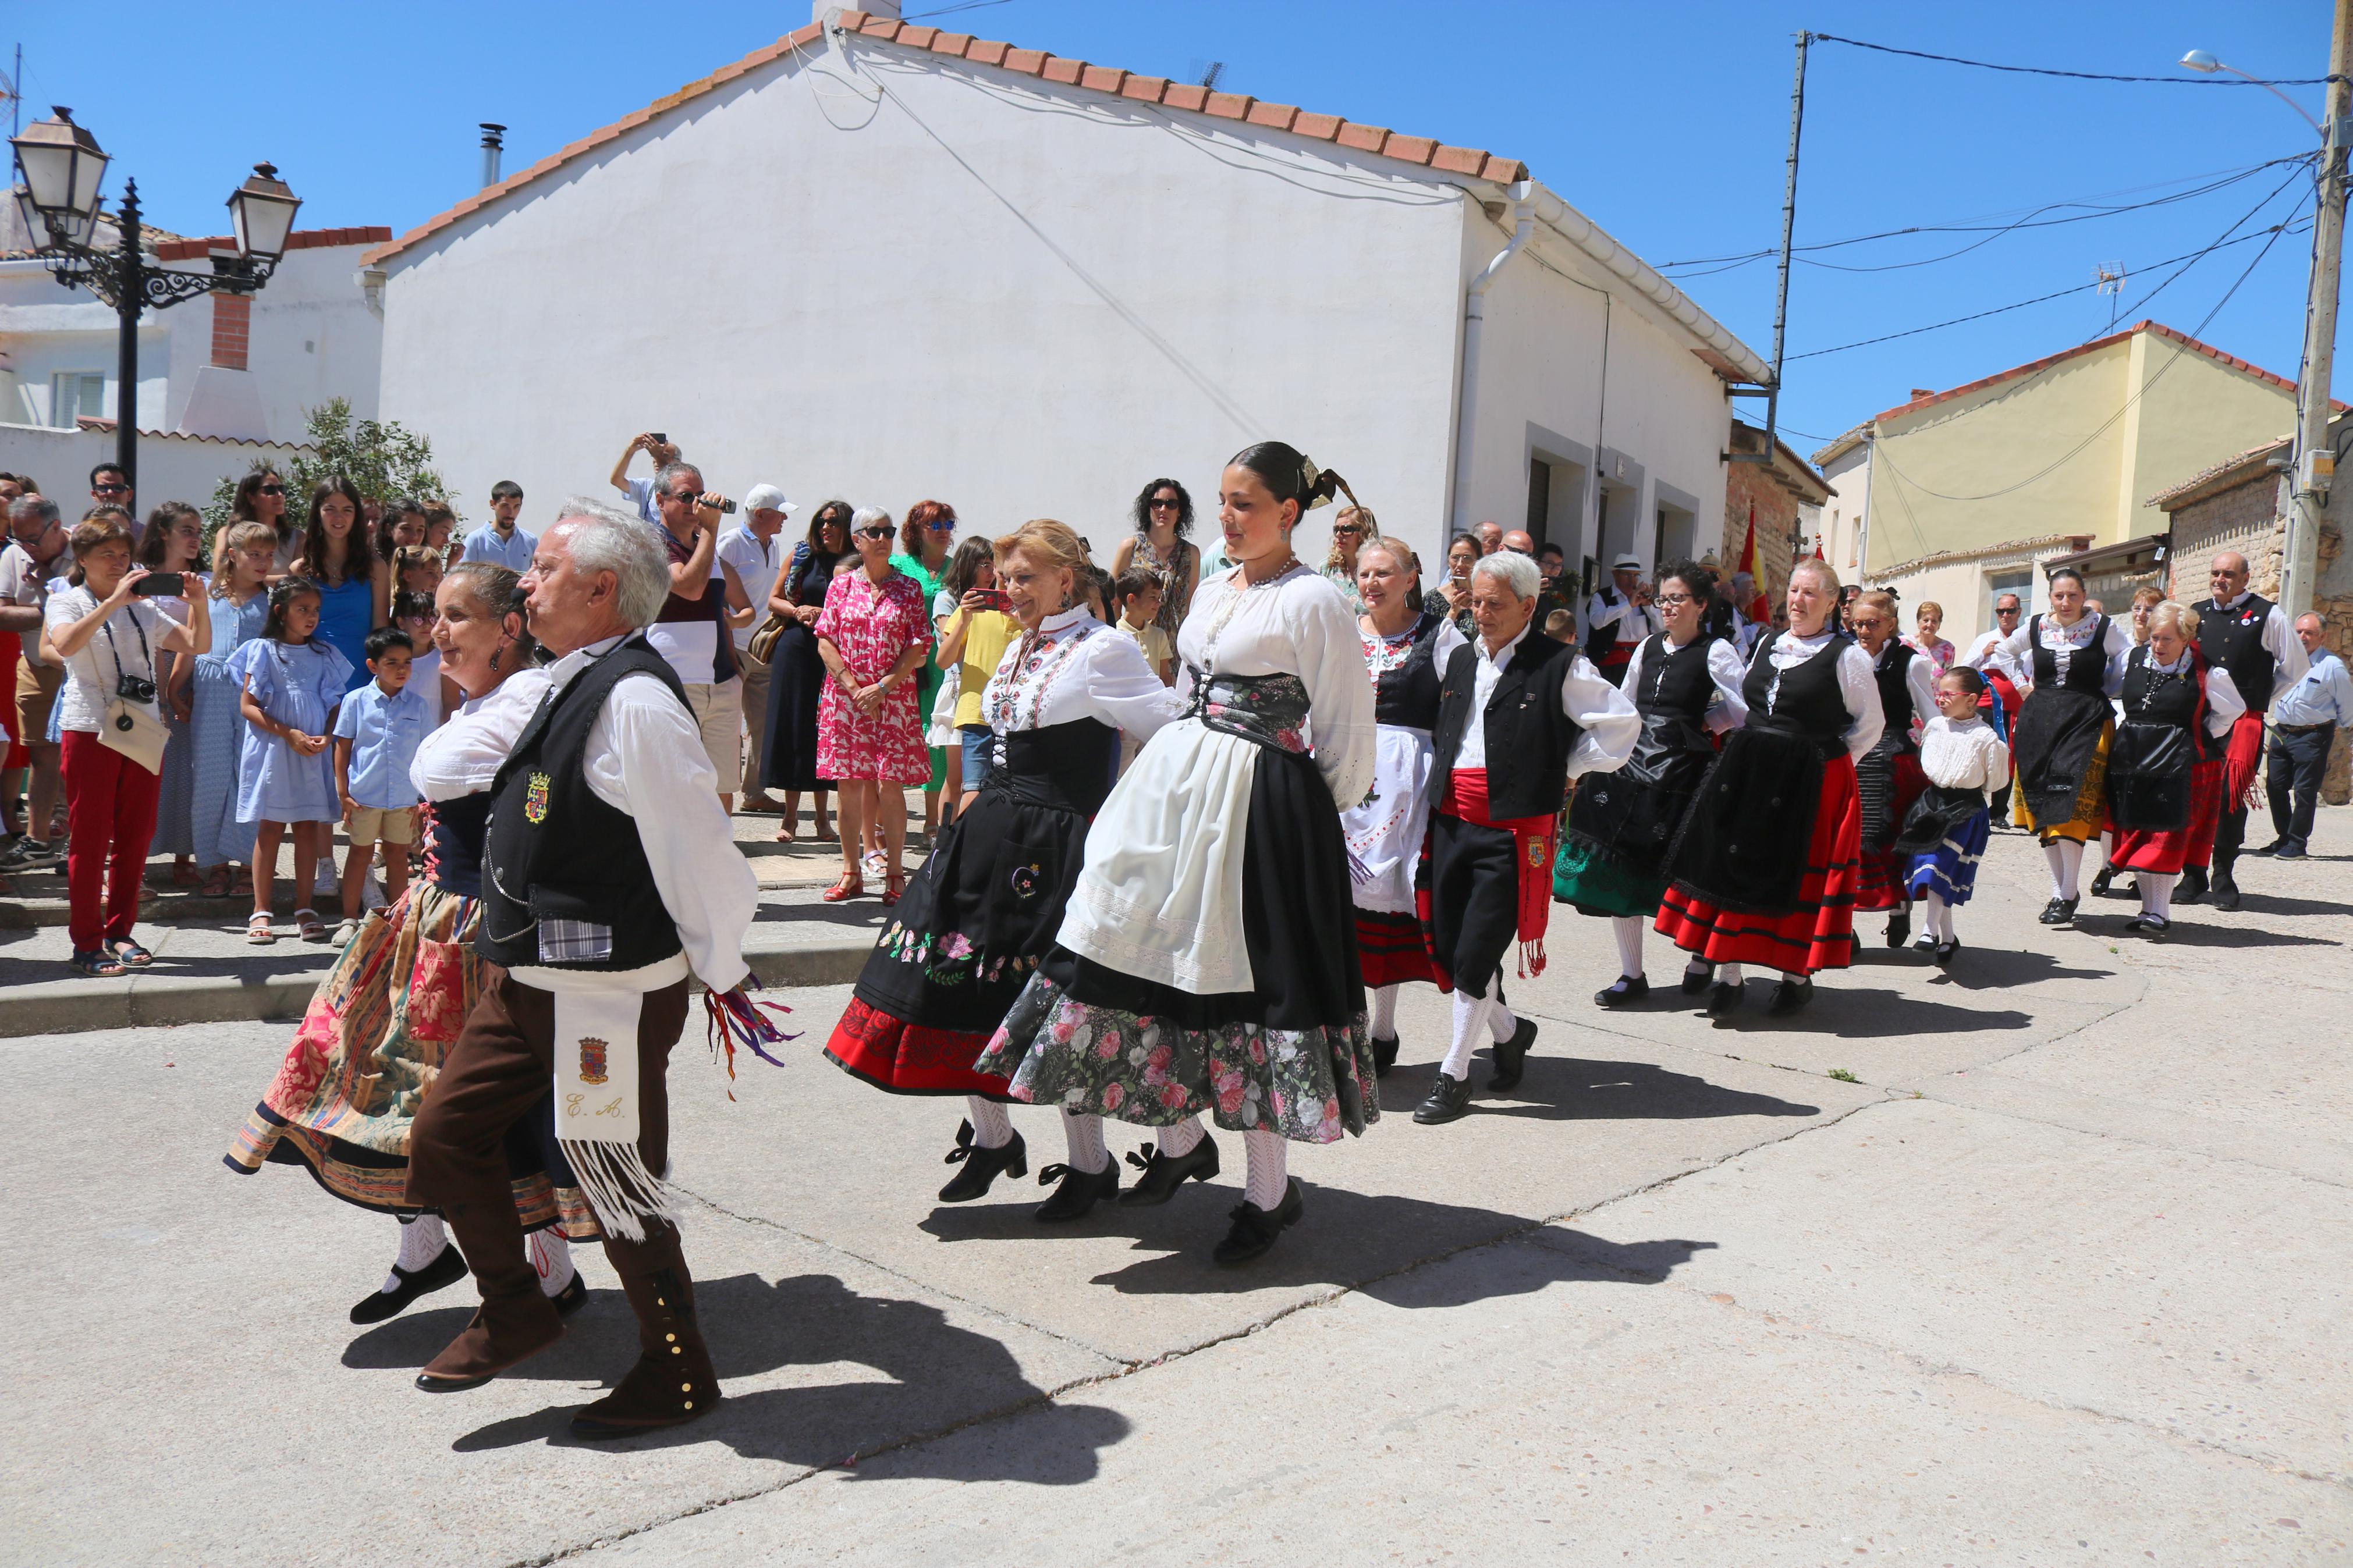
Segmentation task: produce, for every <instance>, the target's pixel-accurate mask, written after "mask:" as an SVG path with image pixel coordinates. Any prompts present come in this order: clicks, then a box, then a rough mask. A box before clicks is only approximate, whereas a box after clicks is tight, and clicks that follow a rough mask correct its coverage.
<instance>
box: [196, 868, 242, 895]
mask: <svg viewBox="0 0 2353 1568" xmlns="http://www.w3.org/2000/svg"><path fill="white" fill-rule="evenodd" d="M228 896H229V891H228V868H227V867H226V866H216V867H214V868H213V871H212V875H210V876H208V877H206V879H204V884H203V885H202V886H201V887H199V888H198V889H196V897H198V898H200V899H226V898H227V897H228ZM245 896H246V897H247V898H248V899H249V898H251V897H253V889H250V888H248V889H246V894H245Z"/></svg>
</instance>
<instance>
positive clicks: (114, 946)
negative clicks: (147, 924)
mask: <svg viewBox="0 0 2353 1568" xmlns="http://www.w3.org/2000/svg"><path fill="white" fill-rule="evenodd" d="M106 946H107V950H108V951H109V952H112V953H113V954H114V961H115V962H116V963H120V964H121V965H122V967H123V968H125V969H144V968H146V967H147V966H148V965H149V964H151V963H154V962H155V955H154V954H153V953H152V952H148V951H147V950H146V949H145V948H143V947H142V946H140V945H139V944H138V943H137V942H133V941H132V940H131V939H130V938H129V937H127V936H126V937H119V938H117V939H116V940H115V941H113V942H108V943H107V944H106Z"/></svg>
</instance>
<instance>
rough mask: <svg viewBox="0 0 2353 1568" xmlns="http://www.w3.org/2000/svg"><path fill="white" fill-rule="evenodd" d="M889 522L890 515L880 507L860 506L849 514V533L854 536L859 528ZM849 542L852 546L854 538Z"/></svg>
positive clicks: (854, 541)
mask: <svg viewBox="0 0 2353 1568" xmlns="http://www.w3.org/2000/svg"><path fill="white" fill-rule="evenodd" d="M889 521H891V514H890V513H889V512H887V511H884V510H882V509H881V507H879V506H861V507H860V508H859V509H858V510H856V511H853V512H851V513H850V514H849V531H850V533H851V534H852V535H855V534H856V533H857V532H858V531H859V530H860V529H861V528H871V527H872V526H873V525H874V524H876V523H878V522H881V523H888V522H889ZM851 542H852V543H853V544H855V543H856V540H855V538H853V539H852V540H851Z"/></svg>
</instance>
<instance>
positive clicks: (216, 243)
mask: <svg viewBox="0 0 2353 1568" xmlns="http://www.w3.org/2000/svg"><path fill="white" fill-rule="evenodd" d="M142 226H143V225H142ZM391 237H392V230H390V229H388V228H385V227H382V226H372V227H367V228H298V229H296V230H295V231H294V232H293V233H292V234H290V235H288V236H287V237H286V248H287V249H289V250H320V249H324V248H326V247H330V246H337V245H380V244H382V243H383V242H384V241H385V240H387V239H390V238H391ZM236 248H237V239H236V237H235V236H233V235H226V234H216V235H212V236H210V237H206V238H203V239H170V240H165V241H164V243H162V244H161V245H158V246H156V247H155V259H156V260H158V261H193V260H195V258H198V257H200V256H210V255H211V254H212V253H213V252H214V251H216V250H235V249H236Z"/></svg>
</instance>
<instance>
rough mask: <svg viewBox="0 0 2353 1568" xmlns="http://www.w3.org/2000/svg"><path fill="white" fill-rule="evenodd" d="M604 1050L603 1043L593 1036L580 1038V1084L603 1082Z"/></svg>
mask: <svg viewBox="0 0 2353 1568" xmlns="http://www.w3.org/2000/svg"><path fill="white" fill-rule="evenodd" d="M606 1048H607V1047H606V1044H605V1042H604V1041H602V1040H600V1039H598V1038H597V1037H596V1036H594V1035H583V1036H582V1037H580V1081H581V1082H582V1083H602V1082H604V1081H605V1051H606Z"/></svg>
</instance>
